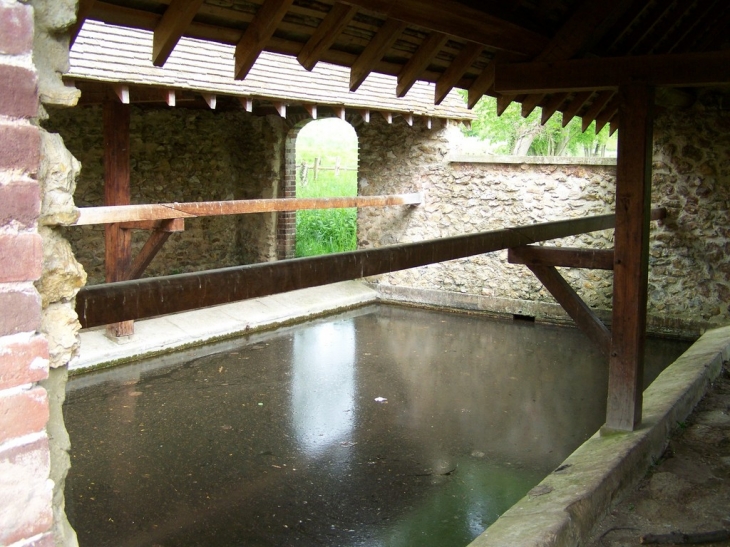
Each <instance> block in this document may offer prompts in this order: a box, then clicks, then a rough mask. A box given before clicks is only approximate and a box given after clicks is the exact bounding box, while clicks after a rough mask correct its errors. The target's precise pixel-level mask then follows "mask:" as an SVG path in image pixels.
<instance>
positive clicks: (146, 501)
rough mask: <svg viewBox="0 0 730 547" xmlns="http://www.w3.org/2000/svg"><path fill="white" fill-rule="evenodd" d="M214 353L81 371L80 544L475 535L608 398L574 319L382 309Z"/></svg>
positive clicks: (600, 369)
mask: <svg viewBox="0 0 730 547" xmlns="http://www.w3.org/2000/svg"><path fill="white" fill-rule="evenodd" d="M685 347H686V344H681V343H675V342H667V341H663V342H661V343H657V342H655V341H650V343H649V345H648V348H649V351H648V356H649V358H650V359H649V362H648V363H647V366H646V372H647V377H646V381H651V379H653V378H654V377H655V376H656V375H657V374H658V372H659V370H660V369H661V368H662V367H663V366H665V365H666V364H668V363H669V362H671V361H672V360H673V359H674V358H676V356H678V355H679V354H680V353H681V351H683V349H684V348H685ZM203 351H205V352H208V353H213V354H212V355H206V356H203V357H201V356H199V355H196V354H190V355H187V356H186V357H185V359H183V358H180V357H176V358H175V359H170V358H169V357H166V358H165V359H157V360H152V361H149V362H146V363H143V364H139V365H134V366H129V367H123V368H118V369H114V370H111V371H106V372H101V373H96V374H90V375H86V376H81V377H78V378H74V379H73V380H72V381H71V382H70V383H69V392H68V398H67V402H66V406H65V412H66V421H67V426H68V428H69V431H70V434H71V440H72V443H73V448H72V464H73V467H72V470H71V473H70V475H69V477H68V481H67V488H66V495H67V510H68V514H69V518H70V520H71V522H72V524H73V525H74V527H75V528H76V530H77V532H78V534H79V540H80V543H81V545H82V546H94V547H96V546H105V545H109V546H150V545H158V546H166V547H171V546H188V545H189V546H198V545H205V546H217V545H221V546H228V545H231V546H233V545H236V546H239V545H245V546H274V545H302V546H309V545H312V546H314V545H317V546H320V545H329V546H353V547H354V546H369V547H370V546H388V547H400V546H402V547H406V546H412V545H419V546H424V547H428V546H438V547H446V546H454V547H456V546H463V545H466V544H467V543H468V542H469V541H470V540H471V539H472V538H474V537H475V536H476V535H478V534H479V533H480V532H481V531H483V530H484V528H485V527H486V526H488V525H489V524H490V523H491V522H493V521H494V520H495V519H496V518H497V517H498V516H499V514H501V513H502V512H504V511H505V510H506V509H507V508H509V507H510V506H511V505H512V504H513V503H514V502H515V501H517V500H518V499H519V498H520V497H522V496H523V495H524V494H525V493H526V492H527V491H528V490H529V489H530V488H531V487H532V486H533V485H534V484H536V483H537V482H539V481H540V480H541V478H542V477H544V476H545V475H546V474H547V473H549V472H550V471H551V470H552V469H554V468H555V467H556V466H557V465H559V463H560V462H561V461H562V460H563V459H564V458H565V457H566V456H567V455H568V454H569V453H570V452H572V451H573V450H574V449H575V448H576V447H577V446H578V445H579V444H580V443H581V442H583V440H585V439H586V438H587V437H588V436H590V435H591V434H592V433H593V432H594V431H595V430H596V429H598V427H600V425H601V423H602V420H603V415H604V412H605V401H606V382H607V372H606V368H607V364H606V361H605V359H604V358H603V357H602V356H601V355H600V354H599V353H598V352H596V351H594V350H593V348H592V347H591V345H590V344H589V342H588V341H587V340H586V339H585V338H584V337H583V336H582V335H581V334H580V333H579V332H577V331H575V330H573V329H566V328H557V327H545V326H539V325H534V324H529V323H511V322H493V321H488V320H486V319H484V318H481V317H470V316H462V315H448V314H442V313H436V312H427V311H418V310H407V309H401V308H393V307H385V306H383V307H371V308H365V309H361V310H358V311H355V312H350V313H348V314H343V315H340V316H337V317H334V318H331V319H327V320H321V321H317V322H313V323H310V324H307V325H302V326H297V327H291V328H287V329H281V330H279V331H276V332H272V333H267V334H259V335H253V336H250V337H248V338H246V339H242V340H239V341H236V342H228V343H226V344H221V345H216V346H213V347H209V348H206V349H205V350H203ZM197 353H200V351H198V352H197ZM380 398H383V399H385V400H381V399H380ZM376 399H378V400H376Z"/></svg>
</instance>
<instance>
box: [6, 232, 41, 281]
mask: <svg viewBox="0 0 730 547" xmlns="http://www.w3.org/2000/svg"><path fill="white" fill-rule="evenodd" d="M42 271H43V245H42V242H41V236H40V235H38V234H3V235H0V283H13V282H18V281H35V280H36V279H38V278H39V277H40V276H41V273H42Z"/></svg>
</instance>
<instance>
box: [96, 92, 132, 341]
mask: <svg viewBox="0 0 730 547" xmlns="http://www.w3.org/2000/svg"><path fill="white" fill-rule="evenodd" d="M103 123H104V203H106V204H107V205H126V204H128V203H129V200H130V196H131V191H130V177H129V173H130V166H129V106H128V105H125V104H122V103H119V102H117V101H108V102H106V103H105V104H104V110H103ZM104 249H105V262H104V265H105V278H106V281H107V283H113V282H116V281H123V280H124V276H125V273H126V271H127V270H128V268H129V265H130V262H131V259H132V234H131V232H129V231H128V230H124V229H122V228H120V226H119V225H118V224H108V225H107V226H106V228H105V230H104ZM110 323H116V322H111V321H110ZM109 331H110V333H111V334H112V335H113V336H129V335H131V334H132V333H133V332H134V326H133V324H132V323H130V322H123V323H122V322H120V323H118V324H112V325H109Z"/></svg>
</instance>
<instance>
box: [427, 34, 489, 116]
mask: <svg viewBox="0 0 730 547" xmlns="http://www.w3.org/2000/svg"><path fill="white" fill-rule="evenodd" d="M482 51H484V46H482V45H481V44H475V43H473V42H469V43H467V44H466V45H465V46H464V47H463V48H462V50H461V51H460V52H459V54H458V55H457V56H456V58H455V59H454V60H453V61H452V62H451V64H450V65H449V68H447V69H446V71H445V72H444V73H443V75H442V76H441V77H440V78H439V80H438V82H436V98H435V99H434V102H435V104H441V102H442V101H443V100H444V99H445V98H446V96H447V95H448V94H449V92H450V91H451V90H452V89H453V87H454V86H455V85H456V83H457V82H458V81H459V80H461V78H462V76H464V74H465V73H466V71H467V70H469V67H470V66H471V65H472V63H473V62H474V61H476V60H477V58H478V57H479V55H481V54H482Z"/></svg>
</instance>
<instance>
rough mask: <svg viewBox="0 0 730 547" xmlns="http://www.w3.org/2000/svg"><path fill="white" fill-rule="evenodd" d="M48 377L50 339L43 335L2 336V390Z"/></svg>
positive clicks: (0, 358) (0, 347)
mask: <svg viewBox="0 0 730 547" xmlns="http://www.w3.org/2000/svg"><path fill="white" fill-rule="evenodd" d="M46 378H48V341H47V340H46V339H45V338H44V337H42V336H38V335H35V336H32V337H28V338H26V339H23V340H18V337H17V336H6V337H3V338H0V390H3V389H8V388H11V387H15V386H20V385H23V384H29V383H31V382H38V381H40V380H44V379H46Z"/></svg>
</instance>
